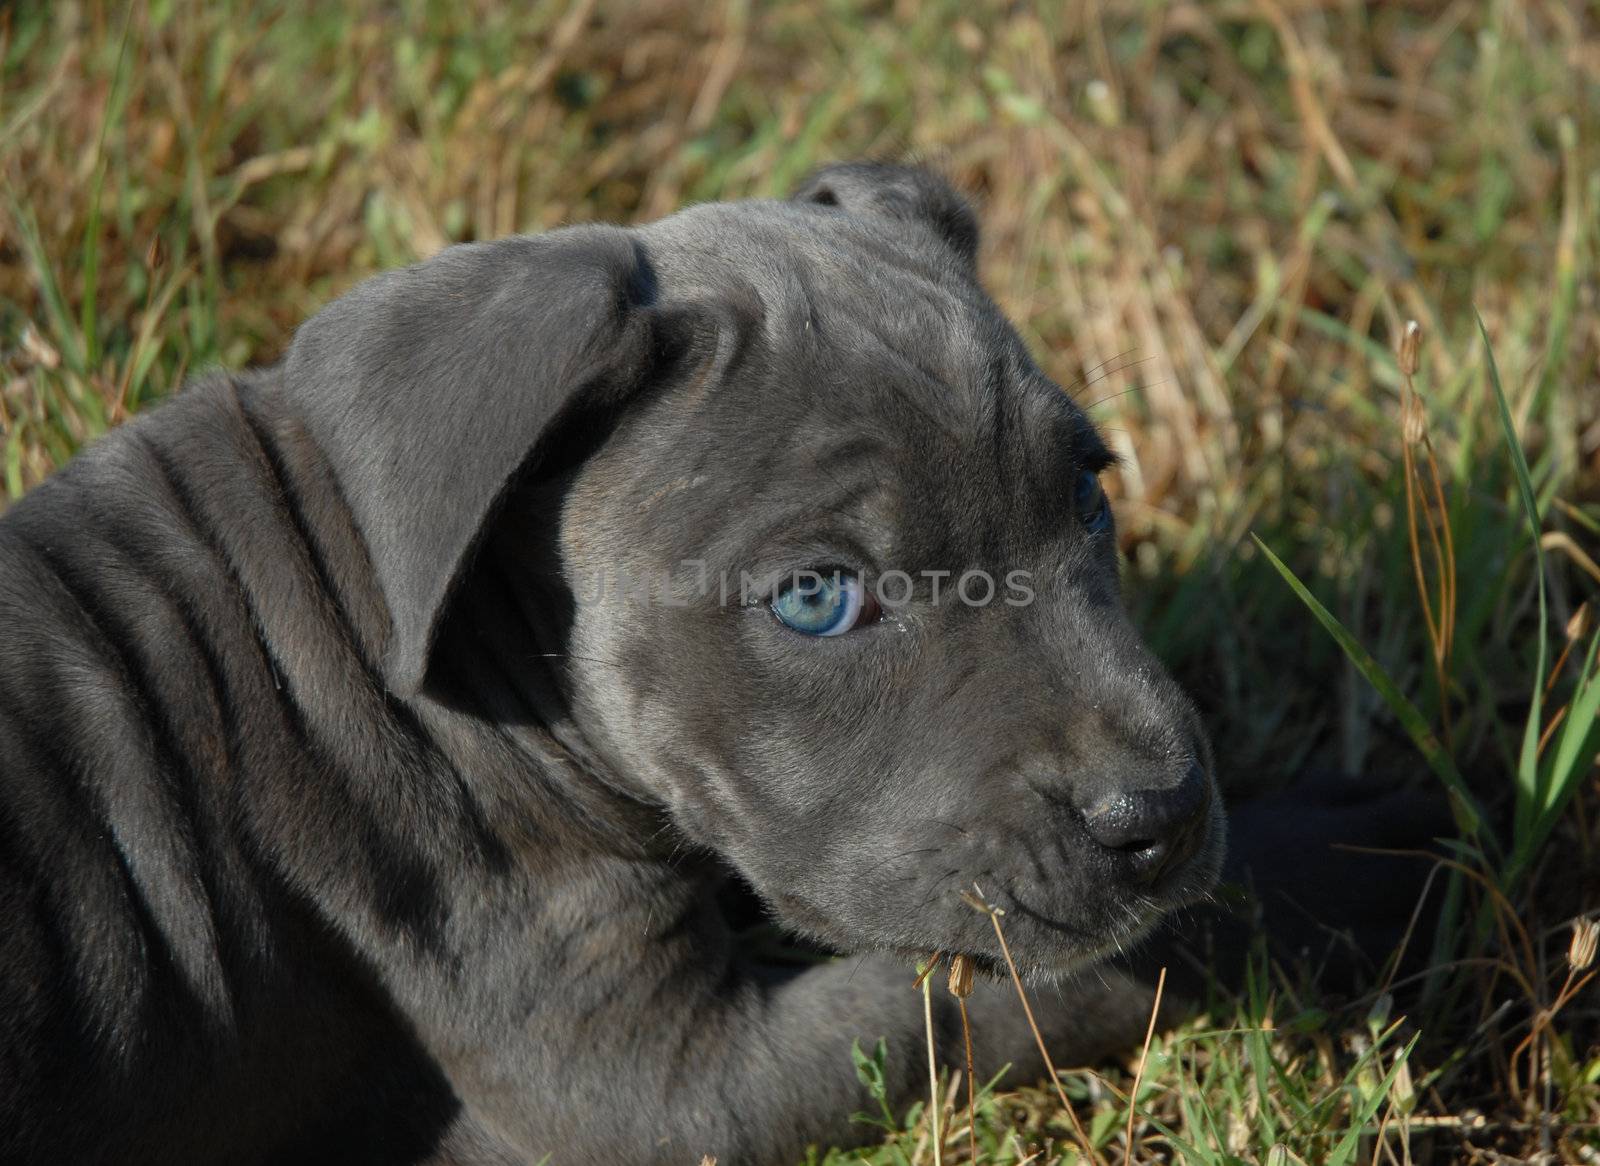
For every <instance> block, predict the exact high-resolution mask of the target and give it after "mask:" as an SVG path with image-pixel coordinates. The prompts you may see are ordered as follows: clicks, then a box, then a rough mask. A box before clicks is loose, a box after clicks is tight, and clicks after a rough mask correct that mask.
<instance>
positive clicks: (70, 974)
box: [0, 165, 1299, 1166]
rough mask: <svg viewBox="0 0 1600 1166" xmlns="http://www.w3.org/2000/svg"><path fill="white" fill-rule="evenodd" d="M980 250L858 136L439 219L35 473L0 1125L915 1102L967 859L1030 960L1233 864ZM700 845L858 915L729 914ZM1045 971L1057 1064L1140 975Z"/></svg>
mask: <svg viewBox="0 0 1600 1166" xmlns="http://www.w3.org/2000/svg"><path fill="white" fill-rule="evenodd" d="M975 249H976V227H975V224H974V221H973V218H972V215H971V214H970V212H969V210H968V209H967V207H966V206H965V204H964V203H963V202H962V201H961V200H960V199H959V198H958V197H957V196H956V195H955V194H954V193H953V192H952V191H951V190H950V189H948V188H947V187H946V186H945V185H944V184H943V183H942V182H940V181H939V180H937V179H935V178H933V177H931V176H930V175H928V174H926V173H923V172H920V171H917V170H911V169H901V168H894V167H883V166H864V165H860V166H846V167H838V168H834V169H830V170H826V171H823V172H822V173H820V174H819V175H817V176H816V177H814V178H813V179H812V180H811V181H809V182H808V183H807V184H806V186H805V187H804V188H803V189H802V190H801V191H800V192H799V194H798V195H797V196H796V197H795V198H794V199H793V200H792V201H789V202H743V203H732V204H713V205H706V206H699V207H695V208H692V209H690V210H687V211H684V212H682V213H681V214H678V215H675V216H673V217H671V218H669V219H666V220H663V221H661V222H658V223H654V224H652V225H649V226H646V227H641V228H637V229H631V230H624V229H619V228H614V227H604V226H593V227H574V228H570V229H567V230H562V231H557V232H554V233H551V234H549V235H545V236H541V237H537V238H513V239H506V240H503V241H500V242H496V243H489V244H474V245H467V246H461V247H455V248H451V249H450V250H448V251H446V252H444V253H443V254H441V255H439V256H438V257H436V258H434V259H432V260H429V261H428V262H426V263H422V264H419V265H418V266H415V267H412V268H409V269H406V270H403V271H395V272H390V273H388V274H385V275H381V276H378V277H376V278H374V279H372V280H369V281H368V282H366V283H364V284H362V285H361V286H360V287H358V288H357V289H356V290H355V291H353V292H351V293H350V294H349V295H347V296H345V297H343V298H342V299H340V300H338V301H336V302H335V303H333V304H332V305H331V306H329V307H328V308H326V309H325V310H323V311H322V312H321V313H319V314H318V315H317V316H316V317H314V318H313V319H312V320H311V321H310V322H309V323H307V324H306V325H305V326H304V327H303V328H301V330H300V332H299V334H298V335H297V337H296V339H295V341H294V344H293V347H292V348H291V350H290V352H289V355H288V357H287V359H286V360H284V361H283V362H282V364H280V365H279V366H277V367H275V368H272V369H268V370H264V371H259V372H252V373H246V374H242V375H237V376H225V375H218V376H213V377H211V378H209V379H207V380H204V381H202V382H201V383H198V384H196V385H194V386H192V387H191V388H189V389H188V390H187V391H186V392H184V393H183V394H181V395H180V396H178V397H177V398H176V399H175V400H173V401H172V402H170V403H169V404H167V405H165V406H163V407H161V408H160V409H157V410H154V411H153V412H151V413H150V414H148V415H146V416H142V417H140V418H137V419H135V420H134V421H132V422H131V423H129V424H128V425H126V426H124V427H122V428H121V429H120V430H118V431H117V432H115V433H113V434H112V435H110V436H109V437H107V438H106V439H104V440H103V441H101V442H99V443H98V444H97V445H95V446H94V447H93V448H92V449H90V450H89V451H87V452H86V453H84V454H83V455H82V456H81V457H80V458H78V459H77V460H76V461H75V462H74V463H73V464H72V465H70V466H69V467H68V468H67V469H66V470H64V471H63V472H62V473H61V474H59V475H58V476H56V477H55V478H54V479H52V480H50V481H48V482H46V483H44V484H43V485H42V486H40V487H39V488H38V489H37V490H35V491H34V492H33V493H32V494H31V495H29V496H28V497H27V498H25V499H23V500H22V501H21V502H20V503H19V504H18V505H16V506H15V507H14V508H13V509H12V510H11V511H10V513H9V514H7V515H6V516H5V517H4V519H3V520H0V627H3V628H4V629H5V631H4V637H3V639H0V759H3V761H0V765H3V770H4V784H3V788H0V1113H3V1114H4V1115H5V1118H4V1120H3V1122H0V1159H3V1160H4V1161H6V1162H118V1163H137V1162H168V1163H170V1162H227V1163H249V1162H296V1163H301V1162H316V1161H328V1162H340V1163H351V1162H386V1163H389V1162H413V1161H450V1162H530V1161H538V1160H540V1158H541V1155H543V1154H545V1153H546V1152H550V1153H552V1154H553V1155H554V1157H553V1159H552V1160H553V1161H554V1162H555V1163H558V1164H561V1166H565V1164H568V1163H618V1162H654V1161H661V1162H693V1161H695V1160H697V1159H698V1157H699V1155H701V1154H706V1153H709V1154H713V1155H716V1156H718V1158H719V1160H720V1161H721V1162H722V1163H723V1164H724V1166H731V1164H732V1163H750V1162H755V1163H765V1162H783V1161H786V1160H790V1159H792V1158H794V1157H796V1156H797V1155H798V1154H799V1153H800V1152H801V1151H802V1149H803V1147H804V1146H805V1145H806V1144H807V1143H808V1142H813V1141H819V1140H831V1139H844V1138H849V1137H852V1136H858V1135H859V1133H860V1128H859V1127H856V1128H855V1129H854V1131H853V1130H852V1127H850V1126H849V1124H848V1115H849V1114H850V1113H851V1112H852V1111H853V1110H856V1109H859V1108H861V1107H862V1103H863V1098H862V1096H861V1093H860V1089H859V1086H858V1084H857V1082H856V1080H855V1076H854V1073H853V1070H852V1066H851V1062H850V1055H849V1054H850V1046H851V1042H852V1041H853V1040H856V1039H860V1040H862V1041H863V1043H867V1044H870V1043H871V1042H872V1041H874V1040H875V1039H876V1038H878V1037H880V1036H882V1037H886V1038H887V1039H888V1042H889V1048H890V1056H889V1062H888V1064H889V1069H890V1073H891V1081H890V1085H891V1089H892V1095H893V1099H894V1100H895V1101H897V1102H903V1101H906V1100H909V1099H910V1098H911V1097H912V1096H913V1095H914V1092H915V1090H916V1088H917V1082H918V1081H919V1079H920V1078H919V1074H920V1072H921V1071H922V1070H919V1068H918V1064H919V1062H918V1058H917V1055H916V1052H915V1050H916V1048H917V1046H918V1043H919V1041H920V1039H921V1028H922V1017H921V1006H920V1001H919V1000H918V998H917V997H916V995H915V994H914V993H913V992H912V991H911V989H910V979H911V974H912V971H911V963H910V957H911V956H913V955H916V954H923V953H927V952H931V951H935V950H938V951H943V952H952V953H953V952H959V953H965V954H967V955H969V956H971V957H972V958H973V959H974V960H975V961H976V962H977V964H978V965H980V966H981V967H983V968H986V969H989V970H995V969H997V968H999V967H1000V966H1001V964H1000V951H999V949H998V947H997V944H996V941H995V935H994V932H993V930H992V928H991V926H990V923H989V920H988V919H987V918H985V917H984V916H982V915H980V914H978V913H977V912H975V911H974V910H972V909H971V908H970V907H969V906H967V905H965V904H964V903H963V902H962V900H961V897H960V892H961V891H962V890H963V889H970V888H971V887H972V886H973V885H974V884H975V883H976V884H977V885H978V886H980V887H981V888H982V889H983V891H984V892H985V893H986V894H987V895H988V896H989V897H990V898H991V899H992V901H993V902H995V903H996V904H998V905H999V906H1001V907H1003V908H1004V909H1005V910H1006V912H1007V914H1006V916H1005V920H1006V926H1007V931H1008V938H1009V940H1010V943H1011V945H1012V947H1013V950H1014V951H1015V952H1016V953H1017V955H1018V958H1019V960H1020V962H1022V963H1023V964H1024V965H1026V968H1027V969H1028V970H1029V971H1032V972H1035V973H1040V974H1060V973H1068V972H1070V971H1072V970H1073V969H1075V968H1079V967H1082V966H1083V965H1085V964H1086V963H1087V962H1088V961H1091V960H1094V959H1096V958H1098V957H1100V956H1102V955H1104V954H1105V953H1106V952H1108V951H1110V950H1112V949H1115V948H1118V947H1119V946H1122V945H1126V944H1128V943H1129V942H1130V941H1131V940H1133V939H1135V938H1136V937H1137V936H1139V935H1140V934H1141V933H1142V932H1144V931H1146V930H1147V929H1149V928H1150V927H1151V925H1152V924H1153V923H1154V922H1155V921H1156V920H1157V919H1158V918H1159V917H1160V916H1161V915H1162V914H1163V913H1164V912H1165V911H1167V910H1168V909H1169V908H1171V907H1173V906H1175V905H1177V904H1181V903H1185V902H1188V901H1191V900H1193V899H1195V898H1196V897H1197V896H1199V895H1201V894H1202V893H1203V892H1204V891H1205V890H1206V889H1207V888H1208V887H1209V886H1211V884H1212V882H1213V880H1214V879H1215V877H1216V875H1217V873H1218V869H1219V864H1220V862H1221V860H1222V851H1223V817H1222V814H1221V811H1220V808H1219V805H1218V799H1217V798H1216V796H1215V791H1214V787H1213V782H1212V776H1211V772H1210V769H1211V766H1210V761H1209V757H1208V752H1207V746H1206V744H1205V739H1204V737H1203V735H1202V733H1201V730H1200V727H1199V725H1198V724H1197V722H1196V718H1195V714H1194V712H1193V710H1192V708H1191V706H1190V704H1189V703H1188V701H1187V700H1186V699H1185V698H1184V697H1183V696H1182V695H1181V694H1180V693H1179V691H1178V690H1177V688H1176V687H1175V686H1174V684H1173V682H1172V681H1171V680H1170V679H1169V678H1168V677H1167V676H1166V674H1165V673H1164V672H1163V671H1162V669H1161V667H1160V666H1159V665H1158V664H1157V663H1156V661H1155V660H1154V659H1152V658H1151V656H1150V655H1149V653H1148V652H1147V651H1146V649H1145V648H1144V647H1143V646H1142V645H1141V643H1140V641H1139V639H1138V637H1137V636H1136V635H1135V633H1134V631H1133V630H1132V629H1131V628H1130V626H1129V623H1128V621H1127V619H1126V617H1125V616H1124V614H1123V611H1122V608H1121V606H1120V604H1119V598H1118V579H1117V567H1116V561H1115V551H1114V546H1115V543H1114V539H1113V537H1112V531H1111V525H1110V519H1109V515H1108V513H1107V511H1106V507H1105V499H1104V495H1103V494H1102V493H1101V492H1100V489H1099V485H1098V482H1097V479H1096V474H1097V473H1098V472H1099V471H1100V470H1102V469H1104V468H1105V467H1106V466H1107V464H1108V463H1109V462H1110V460H1111V459H1110V457H1109V455H1108V454H1107V452H1106V449H1105V447H1104V446H1103V445H1102V444H1101V442H1100V439H1099V438H1098V437H1097V436H1096V434H1095V431H1094V429H1093V427H1092V426H1091V425H1090V423H1089V422H1088V420H1087V419H1086V418H1085V416H1084V414H1083V413H1082V411H1081V410H1079V409H1078V408H1077V407H1075V406H1074V405H1073V403H1072V401H1071V400H1070V398H1069V397H1068V396H1067V395H1066V394H1065V393H1063V392H1062V391H1061V390H1060V389H1059V388H1058V387H1057V386H1055V385H1053V384H1051V383H1050V382H1049V381H1048V380H1046V379H1045V377H1044V376H1042V375H1041V374H1040V372H1039V370H1038V369H1037V368H1036V366H1035V365H1034V363H1033V362H1032V360H1031V359H1030V358H1029V356H1028V354H1027V352H1026V350H1025V349H1024V346H1023V344H1022V343H1021V341H1020V340H1019V339H1018V337H1017V335H1016V333H1015V332H1014V331H1013V329H1012V328H1011V327H1010V326H1009V325H1008V324H1007V322H1006V321H1005V320H1004V319H1003V318H1002V317H1001V315H1000V313H999V312H998V311H997V309H996V308H995V306H994V304H993V303H992V302H991V301H990V300H989V298H988V297H987V296H986V295H985V294H984V292H983V291H982V289H981V288H980V286H979V284H978V282H977V278H976V273H975V269H974V253H975ZM946 573H948V574H946ZM985 577H987V578H988V579H989V580H990V581H991V583H993V584H994V585H995V587H996V591H995V594H994V595H993V597H992V600H991V601H989V602H986V603H983V602H977V601H976V600H977V599H978V598H979V597H981V595H982V594H983V591H984V586H983V583H982V580H983V579H984V578H985ZM963 578H965V579H966V588H965V591H964V592H963V593H961V594H957V593H956V587H957V584H958V582H960V581H961V580H962V579H963ZM608 579H609V580H610V585H607V583H606V581H607V580H608ZM641 580H644V581H646V582H645V583H641V582H640V581H641ZM751 580H758V581H762V582H760V583H759V584H758V585H750V581H751ZM902 580H903V582H902ZM730 581H732V582H731V584H730ZM891 583H892V584H893V586H891V585H890V584H891ZM1024 592H1026V593H1027V594H1026V595H1025V594H1024ZM891 596H892V601H891ZM1298 854H1299V852H1298V851H1297V852H1296V857H1298ZM730 877H737V878H738V879H739V880H742V882H743V883H744V884H747V885H748V887H749V888H751V889H753V892H754V895H755V896H756V897H757V899H758V900H759V901H760V902H761V903H762V904H763V905H764V908H765V909H766V910H768V911H770V912H771V913H772V914H773V915H775V916H776V917H777V919H779V920H781V921H782V923H784V924H785V925H787V926H788V927H789V928H790V929H792V930H793V931H795V932H798V933H800V934H802V935H804V936H806V937H809V938H810V939H811V940H814V941H816V942H818V943H819V944H821V945H825V947H826V948H827V949H829V950H832V951H836V952H848V953H867V954H865V955H864V958H851V959H844V960H838V961H835V962H828V963H821V964H815V965H809V966H803V967H799V968H795V967H790V968H774V967H767V966H762V965H760V964H757V963H755V962H753V961H752V960H751V959H750V958H748V956H747V955H746V954H745V953H744V952H743V951H742V950H741V948H740V946H739V944H738V943H737V942H736V941H735V937H734V932H733V930H732V929H731V927H730V924H729V921H728V918H727V912H726V910H725V909H724V907H723V906H722V905H721V901H720V900H719V898H718V895H717V889H718V887H719V886H721V885H722V884H723V883H724V882H725V881H726V880H727V879H728V878H730ZM1066 992H1067V995H1066V997H1065V1000H1064V1002H1063V1001H1051V1002H1050V1004H1049V1006H1048V1007H1047V1008H1045V1009H1043V1010H1042V1012H1043V1014H1044V1015H1045V1018H1046V1023H1047V1027H1048V1029H1049V1032H1048V1035H1049V1037H1050V1038H1051V1039H1052V1040H1053V1041H1054V1043H1055V1046H1056V1050H1057V1053H1058V1055H1059V1058H1060V1060H1062V1061H1064V1062H1072V1063H1076V1062H1081V1061H1084V1060H1087V1059H1090V1058H1094V1057H1097V1056H1100V1055H1102V1054H1104V1053H1106V1052H1107V1051H1109V1050H1113V1049H1115V1048H1117V1047H1119V1046H1120V1045H1123V1044H1125V1043H1127V1042H1130V1041H1131V1040H1133V1039H1135V1038H1136V1037H1137V1036H1138V1034H1139V1033H1140V1032H1141V1031H1142V1027H1143V1024H1144V1022H1145V1018H1146V1017H1147V1016H1148V1009H1149V1006H1150V992H1149V990H1148V988H1147V987H1146V986H1145V984H1144V982H1143V981H1141V980H1140V979H1139V978H1138V977H1137V976H1136V975H1135V974H1134V973H1133V972H1132V971H1121V970H1106V971H1103V972H1098V973H1097V974H1096V975H1094V976H1092V977H1089V978H1087V979H1086V980H1085V981H1084V982H1072V983H1071V984H1070V986H1069V987H1068V988H1067V989H1066ZM1010 993H1011V989H1010V988H1009V986H1007V985H1005V984H1003V983H992V984H987V985H984V986H982V987H980V990H979V992H978V994H977V995H976V996H975V997H974V1000H973V1019H974V1028H975V1033H976V1038H977V1042H978V1047H979V1050H980V1056H981V1057H982V1059H983V1061H984V1062H985V1066H998V1065H1000V1064H1003V1063H1005V1062H1007V1061H1010V1062H1013V1063H1015V1064H1016V1065H1017V1067H1018V1072H1019V1073H1033V1072H1037V1071H1038V1070H1039V1068H1040V1066H1039V1064H1038V1063H1037V1059H1036V1057H1035V1055H1034V1052H1033V1043H1032V1040H1031V1037H1030V1036H1029V1035H1028V1033H1027V1031H1026V1028H1025V1022H1024V1021H1023V1019H1022V1017H1021V1014H1020V1011H1019V1010H1018V1009H1017V1008H1016V1006H1015V1001H1014V999H1013V998H1012V996H1011V995H1010ZM952 1005H953V1002H951V1001H949V1000H947V999H946V998H943V994H942V993H941V994H940V998H939V999H937V1000H936V1002H935V1007H936V1009H937V1012H936V1017H935V1020H936V1025H937V1028H938V1036H939V1039H940V1040H941V1041H943V1042H944V1053H945V1056H946V1058H947V1063H952V1062H953V1061H954V1060H955V1050H956V1049H958V1048H959V1047H960V1046H959V1043H958V1041H959V1036H958V1030H957V1026H956V1021H955V1015H954V1012H953V1007H952Z"/></svg>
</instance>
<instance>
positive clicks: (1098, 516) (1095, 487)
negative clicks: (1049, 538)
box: [1072, 470, 1111, 534]
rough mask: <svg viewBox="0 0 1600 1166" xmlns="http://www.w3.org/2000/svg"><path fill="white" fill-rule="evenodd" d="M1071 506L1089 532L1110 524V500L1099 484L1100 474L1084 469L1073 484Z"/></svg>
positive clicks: (1099, 529) (1093, 532)
mask: <svg viewBox="0 0 1600 1166" xmlns="http://www.w3.org/2000/svg"><path fill="white" fill-rule="evenodd" d="M1072 502H1073V507H1074V508H1075V509H1076V510H1077V512H1078V519H1079V520H1080V521H1081V522H1082V523H1083V526H1084V529H1085V530H1087V531H1088V532H1089V533H1090V534H1099V533H1100V532H1101V531H1102V530H1104V529H1105V528H1106V527H1108V526H1110V525H1111V502H1110V500H1109V499H1108V498H1107V497H1106V492H1105V490H1104V489H1103V488H1102V487H1101V485H1100V475H1099V474H1096V473H1095V472H1093V471H1092V470H1084V471H1083V473H1081V474H1079V475H1078V480H1077V482H1076V483H1075V484H1074V486H1073V495H1072Z"/></svg>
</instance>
